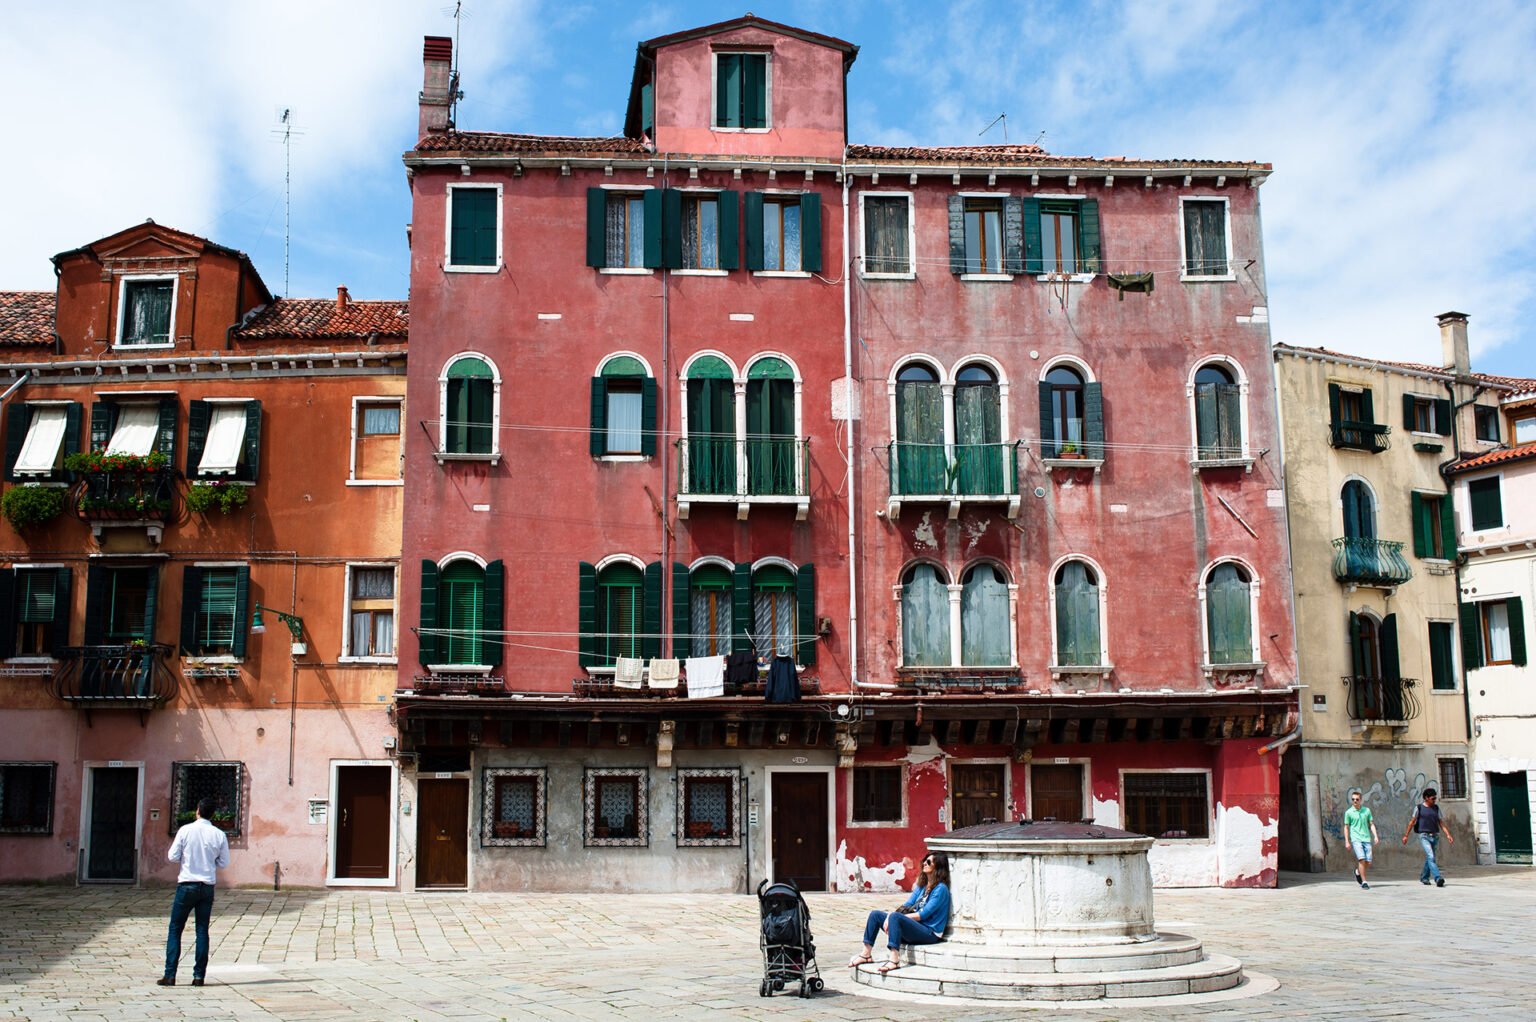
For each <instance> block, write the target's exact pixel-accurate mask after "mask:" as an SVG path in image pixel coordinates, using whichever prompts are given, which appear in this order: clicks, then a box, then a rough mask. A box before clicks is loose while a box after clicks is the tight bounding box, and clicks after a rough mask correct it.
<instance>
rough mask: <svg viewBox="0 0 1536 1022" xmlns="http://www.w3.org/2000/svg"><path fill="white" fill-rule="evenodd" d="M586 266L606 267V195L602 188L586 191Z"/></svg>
mask: <svg viewBox="0 0 1536 1022" xmlns="http://www.w3.org/2000/svg"><path fill="white" fill-rule="evenodd" d="M587 265H588V266H595V267H597V268H599V269H601V268H603V267H605V266H607V265H608V193H607V191H606V190H604V189H602V188H588V189H587Z"/></svg>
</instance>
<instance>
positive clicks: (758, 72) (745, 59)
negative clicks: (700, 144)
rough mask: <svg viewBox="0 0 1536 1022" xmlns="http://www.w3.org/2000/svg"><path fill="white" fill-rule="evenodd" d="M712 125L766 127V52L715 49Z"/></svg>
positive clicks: (767, 122) (742, 127)
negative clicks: (728, 51) (718, 50)
mask: <svg viewBox="0 0 1536 1022" xmlns="http://www.w3.org/2000/svg"><path fill="white" fill-rule="evenodd" d="M714 57H715V116H714V122H713V126H714V127H715V128H727V129H734V130H745V131H760V130H762V129H765V128H767V127H768V124H769V111H770V110H771V109H772V104H771V102H770V98H769V87H770V79H769V75H768V54H767V53H761V52H759V53H716V54H715V55H714Z"/></svg>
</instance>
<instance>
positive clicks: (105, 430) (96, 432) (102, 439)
mask: <svg viewBox="0 0 1536 1022" xmlns="http://www.w3.org/2000/svg"><path fill="white" fill-rule="evenodd" d="M116 425H117V405H115V404H113V403H112V402H111V401H97V402H96V403H95V404H93V405H91V450H92V451H104V450H106V449H107V444H109V443H111V442H112V429H113V427H114V426H116Z"/></svg>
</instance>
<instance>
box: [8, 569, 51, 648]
mask: <svg viewBox="0 0 1536 1022" xmlns="http://www.w3.org/2000/svg"><path fill="white" fill-rule="evenodd" d="M17 574H18V573H17V571H16V569H15V568H0V660H3V659H5V658H6V657H13V656H15V655H16V588H17V583H18V582H19V581H20V580H19V579H18V578H17ZM54 612H55V614H57V612H58V608H57V606H55V608H54Z"/></svg>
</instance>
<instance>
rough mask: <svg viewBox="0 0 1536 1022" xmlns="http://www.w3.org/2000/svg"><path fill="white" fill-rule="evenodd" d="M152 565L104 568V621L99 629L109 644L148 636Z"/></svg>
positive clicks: (145, 638) (150, 623) (146, 638)
mask: <svg viewBox="0 0 1536 1022" xmlns="http://www.w3.org/2000/svg"><path fill="white" fill-rule="evenodd" d="M152 570H154V569H152V568H107V569H106V578H105V584H106V593H105V603H106V621H105V622H104V624H105V627H104V628H103V629H102V632H103V636H104V638H105V639H106V641H107V642H108V643H109V644H120V643H126V642H132V641H134V640H138V639H143V640H148V639H149V638H150V630H151V628H150V626H151V625H152V622H150V621H149V620H148V610H149V587H150V583H149V573H150V572H151V571H152Z"/></svg>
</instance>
